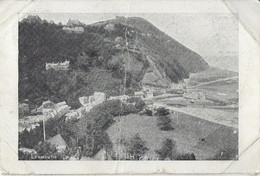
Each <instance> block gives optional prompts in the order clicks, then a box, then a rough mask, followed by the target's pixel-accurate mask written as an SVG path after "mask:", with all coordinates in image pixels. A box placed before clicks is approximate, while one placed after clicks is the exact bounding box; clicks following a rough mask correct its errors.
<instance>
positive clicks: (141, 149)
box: [125, 133, 148, 160]
mask: <svg viewBox="0 0 260 176" xmlns="http://www.w3.org/2000/svg"><path fill="white" fill-rule="evenodd" d="M145 144H146V142H145V141H143V140H142V139H141V137H140V135H139V133H137V134H136V135H135V136H134V137H132V138H131V139H130V140H129V141H126V142H125V146H126V149H127V153H129V154H131V155H134V156H135V159H136V160H138V159H139V158H140V157H142V156H143V155H144V154H145V153H146V152H147V151H148V148H147V147H146V146H145Z"/></svg>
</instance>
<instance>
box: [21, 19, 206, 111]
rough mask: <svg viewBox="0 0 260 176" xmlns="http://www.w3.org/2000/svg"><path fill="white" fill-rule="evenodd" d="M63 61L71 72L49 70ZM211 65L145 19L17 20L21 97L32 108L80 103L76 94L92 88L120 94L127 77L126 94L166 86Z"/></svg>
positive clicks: (87, 92)
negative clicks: (45, 103)
mask: <svg viewBox="0 0 260 176" xmlns="http://www.w3.org/2000/svg"><path fill="white" fill-rule="evenodd" d="M64 27H66V28H67V29H68V28H69V29H70V28H71V29H73V27H78V28H83V29H84V31H83V32H73V31H72V32H71V31H68V30H64ZM65 60H68V61H70V66H69V70H66V71H54V70H45V64H46V63H50V62H54V63H57V62H62V61H65ZM207 68H208V64H207V63H206V62H205V61H204V60H203V59H202V58H201V57H200V56H199V55H198V54H197V53H195V52H193V51H191V50H190V49H188V48H186V47H185V46H183V45H182V44H180V43H179V42H177V41H176V40H174V39H172V38H171V37H169V36H168V35H166V34H165V33H163V32H161V31H160V30H159V29H157V28H156V27H155V26H154V25H152V24H151V23H149V22H148V21H146V20H144V19H141V18H124V17H117V18H116V19H113V20H108V21H103V22H98V23H95V24H92V25H85V24H83V23H81V22H80V21H78V20H74V21H72V20H70V21H69V22H68V23H67V25H62V24H61V23H59V24H54V23H53V22H50V23H49V22H47V21H46V20H42V19H40V18H39V17H38V16H28V18H25V19H23V20H22V21H21V22H19V101H20V102H21V101H24V99H29V103H30V104H31V105H33V106H38V105H39V104H41V102H42V101H44V100H51V101H54V102H58V101H63V100H65V101H67V102H68V104H69V105H70V106H72V107H78V106H79V102H78V100H77V99H78V97H79V96H83V95H90V94H93V92H94V91H103V92H106V93H108V95H119V94H122V93H123V92H124V84H125V80H124V79H125V77H126V88H127V93H133V91H134V90H137V89H140V87H141V86H142V85H143V84H149V85H154V86H161V87H166V86H167V85H169V84H170V83H172V82H175V83H177V82H179V81H180V80H183V79H184V78H188V77H189V75H190V73H196V72H200V71H204V70H206V69H207ZM125 71H126V73H127V74H126V75H125Z"/></svg>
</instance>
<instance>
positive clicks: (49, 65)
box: [45, 60, 70, 70]
mask: <svg viewBox="0 0 260 176" xmlns="http://www.w3.org/2000/svg"><path fill="white" fill-rule="evenodd" d="M69 64H70V61H67V60H66V61H64V62H61V63H60V62H58V63H53V62H52V63H46V65H45V69H46V70H51V69H53V70H68V68H69Z"/></svg>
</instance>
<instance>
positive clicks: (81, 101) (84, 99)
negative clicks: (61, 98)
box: [79, 97, 89, 106]
mask: <svg viewBox="0 0 260 176" xmlns="http://www.w3.org/2000/svg"><path fill="white" fill-rule="evenodd" d="M88 99H89V98H88V97H79V102H80V104H81V106H86V104H88V103H89V100H88Z"/></svg>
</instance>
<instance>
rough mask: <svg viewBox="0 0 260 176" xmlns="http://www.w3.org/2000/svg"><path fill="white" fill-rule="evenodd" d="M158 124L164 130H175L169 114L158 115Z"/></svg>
mask: <svg viewBox="0 0 260 176" xmlns="http://www.w3.org/2000/svg"><path fill="white" fill-rule="evenodd" d="M157 126H158V127H159V128H160V129H161V130H163V131H169V130H173V127H172V125H171V119H170V117H169V116H159V117H157Z"/></svg>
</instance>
